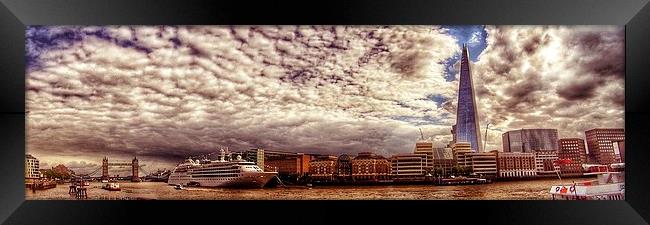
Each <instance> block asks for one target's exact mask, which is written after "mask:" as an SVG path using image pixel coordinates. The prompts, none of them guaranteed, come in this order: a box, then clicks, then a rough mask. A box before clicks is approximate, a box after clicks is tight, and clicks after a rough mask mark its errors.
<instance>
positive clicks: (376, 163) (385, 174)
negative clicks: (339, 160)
mask: <svg viewBox="0 0 650 225" xmlns="http://www.w3.org/2000/svg"><path fill="white" fill-rule="evenodd" d="M352 179H353V180H354V181H378V180H388V179H390V162H389V161H388V159H386V158H384V157H383V156H380V155H375V154H374V153H370V152H361V153H359V154H358V155H357V156H356V157H354V159H352Z"/></svg>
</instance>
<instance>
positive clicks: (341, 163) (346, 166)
mask: <svg viewBox="0 0 650 225" xmlns="http://www.w3.org/2000/svg"><path fill="white" fill-rule="evenodd" d="M335 173H336V178H337V179H338V180H339V181H342V182H347V181H352V157H350V156H349V155H346V154H343V155H340V156H339V158H338V159H337V160H336V172H335Z"/></svg>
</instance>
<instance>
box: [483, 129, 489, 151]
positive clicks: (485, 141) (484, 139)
mask: <svg viewBox="0 0 650 225" xmlns="http://www.w3.org/2000/svg"><path fill="white" fill-rule="evenodd" d="M488 127H490V123H487V126H485V138H483V151H484V152H487V150H485V145H486V143H487V133H488Z"/></svg>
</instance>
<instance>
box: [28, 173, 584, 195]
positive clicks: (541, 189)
mask: <svg viewBox="0 0 650 225" xmlns="http://www.w3.org/2000/svg"><path fill="white" fill-rule="evenodd" d="M592 179H593V178H592ZM584 180H589V178H573V179H564V180H562V182H559V181H558V180H557V179H554V180H552V179H549V180H529V181H508V182H494V183H491V184H482V185H463V186H434V185H387V186H314V187H311V188H308V187H305V186H288V187H272V188H264V189H228V188H198V187H194V188H192V187H188V188H186V189H184V190H176V189H174V187H173V186H170V185H167V184H166V183H162V182H141V183H130V182H123V183H119V184H120V186H121V188H122V190H121V191H107V190H104V189H101V187H102V185H103V184H102V183H99V182H93V183H90V186H88V191H87V192H88V199H89V200H135V199H157V200H355V199H358V200H366V199H386V200H407V199H408V200H430V199H431V200H436V199H437V200H550V199H551V196H550V194H549V189H550V188H551V186H552V185H557V184H560V183H565V184H566V183H571V182H572V181H576V182H578V181H584ZM68 189H69V184H59V185H57V187H56V188H53V189H48V190H39V191H36V193H33V192H32V191H31V190H28V189H25V193H26V199H27V200H48V199H52V200H75V198H74V197H72V196H70V195H69V194H68Z"/></svg>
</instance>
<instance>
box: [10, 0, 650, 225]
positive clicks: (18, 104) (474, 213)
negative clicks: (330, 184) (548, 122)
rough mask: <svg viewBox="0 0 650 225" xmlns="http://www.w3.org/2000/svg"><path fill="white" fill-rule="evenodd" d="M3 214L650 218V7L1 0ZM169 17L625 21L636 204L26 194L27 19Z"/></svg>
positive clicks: (207, 218)
mask: <svg viewBox="0 0 650 225" xmlns="http://www.w3.org/2000/svg"><path fill="white" fill-rule="evenodd" d="M0 2H1V4H0V34H1V38H0V92H1V93H0V133H1V135H0V140H1V141H0V143H1V145H0V146H2V149H0V172H1V173H0V174H1V176H0V179H1V180H2V182H1V184H2V186H0V188H1V189H0V222H3V223H5V224H79V223H80V224H131V223H135V222H141V223H144V224H160V223H165V224H166V223H177V224H187V223H209V224H213V223H216V222H219V221H238V222H240V223H245V224H247V223H256V224H259V223H270V224H274V223H280V224H308V223H338V222H362V223H375V222H382V223H397V222H399V223H400V224H405V223H413V222H419V221H423V222H424V223H445V222H447V221H449V222H455V221H457V222H463V223H487V224H648V222H646V221H650V207H649V204H648V202H650V194H649V192H650V176H648V171H650V163H649V161H648V160H650V158H649V157H648V156H649V154H648V150H646V149H647V147H648V146H650V138H648V134H650V112H649V111H648V110H647V107H646V104H645V103H646V102H648V100H649V99H650V92H648V91H647V90H648V89H646V88H648V84H650V76H649V75H648V74H650V71H649V70H648V67H649V66H648V65H650V62H649V61H650V57H648V56H649V55H650V46H649V45H647V44H646V43H647V42H648V41H649V40H650V29H649V28H650V6H649V4H648V0H629V1H609V0H582V1H559V0H554V1H517V0H503V1H480V0H457V1H449V0H447V1H423V0H421V1H388V0H373V1H370V0H364V1H355V2H350V1H322V2H320V1H319V2H308V1H301V2H300V1H295V2H292V1H264V2H262V1H260V2H257V1H244V0H238V1H228V2H216V1H198V0H189V1H188V0H185V1H171V0H140V1H128V0H111V1H101V0H92V1H91V0H58V1H35V0H29V1H27V0H2V1H0ZM121 24H124V25H126V24H134V25H161V24H179V25H181V24H223V25H240V24H269V25H276V24H280V25H284V24H330V25H332V24H333V25H339V24H349V25H369V24H381V25H398V24H422V25H426V24H431V25H434V24H452V25H453V24H495V25H524V24H530V25H542V24H556V25H573V24H597V25H625V35H626V38H625V39H626V44H625V61H626V66H625V70H626V75H625V79H626V82H625V84H626V85H625V131H626V139H627V141H626V142H627V143H626V145H627V146H628V151H626V154H627V156H626V157H625V158H626V164H627V169H626V170H627V173H626V176H627V177H626V186H627V187H626V192H627V193H626V200H625V201H562V202H560V201H503V200H502V201H72V200H66V201H37V200H25V188H24V178H23V175H24V173H23V168H24V164H23V163H24V152H25V126H26V124H25V116H26V114H25V113H26V112H25V33H24V32H25V27H26V26H27V25H121Z"/></svg>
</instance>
